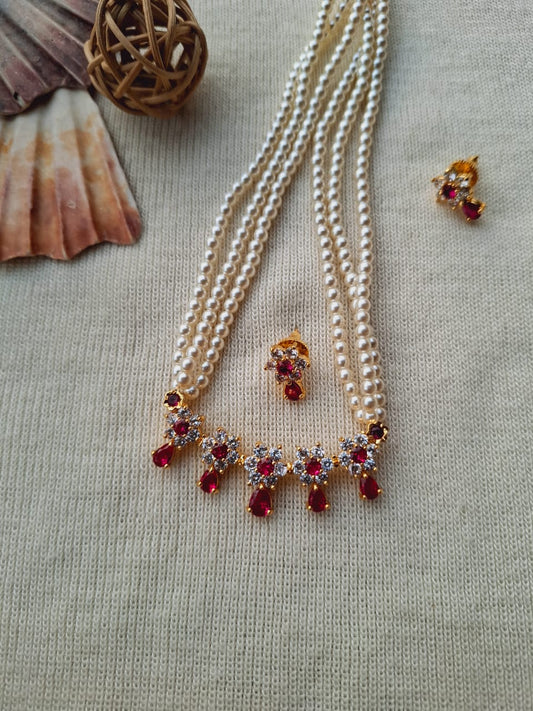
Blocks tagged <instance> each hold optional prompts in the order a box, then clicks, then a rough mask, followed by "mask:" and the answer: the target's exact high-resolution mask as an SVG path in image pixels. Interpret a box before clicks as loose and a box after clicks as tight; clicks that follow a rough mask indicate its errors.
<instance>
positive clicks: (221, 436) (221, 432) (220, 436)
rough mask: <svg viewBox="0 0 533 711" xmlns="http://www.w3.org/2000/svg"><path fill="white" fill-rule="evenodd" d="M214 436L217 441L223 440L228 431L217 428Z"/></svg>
mask: <svg viewBox="0 0 533 711" xmlns="http://www.w3.org/2000/svg"><path fill="white" fill-rule="evenodd" d="M215 437H216V440H217V442H225V441H226V440H227V438H228V433H227V432H225V431H224V430H218V431H217V433H216V435H215Z"/></svg>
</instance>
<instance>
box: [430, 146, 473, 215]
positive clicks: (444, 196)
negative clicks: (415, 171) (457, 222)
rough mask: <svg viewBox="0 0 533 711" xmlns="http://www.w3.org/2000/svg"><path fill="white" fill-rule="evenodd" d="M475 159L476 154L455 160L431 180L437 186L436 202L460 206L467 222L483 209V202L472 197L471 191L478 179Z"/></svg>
mask: <svg viewBox="0 0 533 711" xmlns="http://www.w3.org/2000/svg"><path fill="white" fill-rule="evenodd" d="M477 160H478V157H477V156H473V157H472V158H469V159H468V160H456V161H455V162H453V163H452V164H451V165H449V166H448V168H446V170H445V171H444V174H443V175H439V176H438V177H436V178H433V180H432V181H431V182H432V183H433V184H434V185H436V187H437V202H441V203H444V204H447V205H449V207H451V208H452V210H455V209H456V208H457V207H460V208H461V211H462V213H463V215H464V216H465V218H466V221H467V222H472V220H477V219H478V218H479V217H480V215H481V213H482V212H483V210H484V209H485V203H484V202H481V200H477V199H476V198H474V196H473V192H472V189H473V187H474V185H475V184H476V183H477V179H478V172H477Z"/></svg>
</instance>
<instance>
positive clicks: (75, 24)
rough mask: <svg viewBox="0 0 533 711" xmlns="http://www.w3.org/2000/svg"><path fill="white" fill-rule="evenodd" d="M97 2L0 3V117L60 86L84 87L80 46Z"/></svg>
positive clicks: (84, 65) (2, 0) (84, 69)
mask: <svg viewBox="0 0 533 711" xmlns="http://www.w3.org/2000/svg"><path fill="white" fill-rule="evenodd" d="M96 5H97V0H68V2H67V1H66V0H0V114H2V115H4V116H11V115H13V114H18V113H20V112H21V111H24V110H25V109H26V108H27V107H28V106H29V105H30V104H31V103H32V102H33V101H34V100H35V99H36V98H37V97H38V96H42V95H43V94H48V93H50V92H51V91H53V90H54V89H57V88H59V87H79V86H88V85H89V83H90V82H89V76H88V74H87V61H86V59H85V55H84V53H83V44H84V42H85V41H86V40H87V39H88V38H89V36H90V34H91V29H92V26H93V24H94V18H95V15H96Z"/></svg>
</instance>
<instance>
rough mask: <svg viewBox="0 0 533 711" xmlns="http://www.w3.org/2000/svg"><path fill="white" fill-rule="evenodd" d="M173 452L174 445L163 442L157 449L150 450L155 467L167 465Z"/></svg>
mask: <svg viewBox="0 0 533 711" xmlns="http://www.w3.org/2000/svg"><path fill="white" fill-rule="evenodd" d="M173 454H174V445H173V444H164V445H163V446H162V447H159V449H156V450H155V452H152V460H153V462H154V464H155V465H156V467H168V465H169V464H170V460H171V459H172V455H173Z"/></svg>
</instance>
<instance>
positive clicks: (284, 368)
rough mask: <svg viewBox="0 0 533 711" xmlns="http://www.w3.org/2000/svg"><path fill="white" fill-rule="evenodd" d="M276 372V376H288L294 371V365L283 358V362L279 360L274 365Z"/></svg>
mask: <svg viewBox="0 0 533 711" xmlns="http://www.w3.org/2000/svg"><path fill="white" fill-rule="evenodd" d="M276 370H277V371H278V375H283V376H289V375H291V373H292V371H293V370H294V365H293V363H292V361H290V360H287V359H286V358H285V359H284V360H280V362H279V363H278V364H277V365H276Z"/></svg>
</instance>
